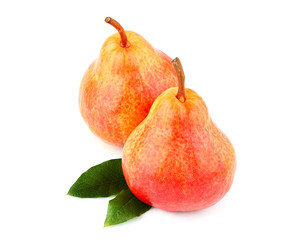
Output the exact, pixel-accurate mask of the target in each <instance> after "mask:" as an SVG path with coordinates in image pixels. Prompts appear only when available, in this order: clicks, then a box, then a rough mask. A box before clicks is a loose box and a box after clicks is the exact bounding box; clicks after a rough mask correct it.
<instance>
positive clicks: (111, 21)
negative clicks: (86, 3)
mask: <svg viewBox="0 0 300 240" xmlns="http://www.w3.org/2000/svg"><path fill="white" fill-rule="evenodd" d="M105 22H107V23H109V24H110V25H112V26H113V27H114V28H115V29H117V31H118V32H119V34H120V37H121V47H123V48H127V47H129V46H130V44H129V42H128V40H127V36H126V33H125V30H124V28H123V27H122V26H121V24H120V23H118V22H117V21H116V20H115V19H113V18H111V17H107V18H105Z"/></svg>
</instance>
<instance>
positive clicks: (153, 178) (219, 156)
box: [122, 58, 236, 211]
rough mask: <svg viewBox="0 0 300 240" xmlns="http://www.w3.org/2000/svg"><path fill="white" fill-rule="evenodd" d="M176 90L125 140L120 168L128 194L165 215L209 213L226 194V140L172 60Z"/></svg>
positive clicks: (230, 156) (230, 171)
mask: <svg viewBox="0 0 300 240" xmlns="http://www.w3.org/2000/svg"><path fill="white" fill-rule="evenodd" d="M173 64H174V67H175V68H176V71H177V73H178V80H179V88H170V89H168V90H166V91H165V92H163V93H162V94H161V95H160V96H159V97H158V98H157V99H156V100H155V102H154V103H153V105H152V107H151V110H150V112H149V114H148V116H147V117H146V118H145V120H144V121H143V122H142V123H141V124H139V126H137V128H136V129H135V130H134V131H133V132H132V133H131V135H130V136H129V138H128V140H127V142H126V144H125V146H124V150H123V159H122V167H123V172H124V176H125V179H126V182H127V184H128V186H129V188H130V190H131V191H132V193H133V194H134V195H135V196H136V197H137V198H139V199H140V200H141V201H143V202H145V203H147V204H149V205H152V206H154V207H157V208H161V209H164V210H169V211H191V210H197V209H203V208H207V207H210V206H212V205H214V204H215V203H217V202H218V201H219V200H220V199H222V198H223V197H224V195H225V194H226V193H227V192H228V190H229V189H230V186H231V184H232V181H233V177H234V173H235V168H236V157H235V151H234V149H233V146H232V144H231V143H230V141H229V139H228V138H227V137H226V136H225V134H224V133H223V132H222V131H221V130H220V129H219V128H218V127H217V126H216V125H215V124H214V122H213V121H212V119H211V117H210V115H209V113H208V109H207V107H206V104H205V103H204V101H203V99H202V98H201V97H200V96H199V95H198V94H197V93H196V92H195V91H193V90H191V89H185V88H184V73H183V70H182V66H181V63H180V61H179V59H178V58H176V59H174V60H173Z"/></svg>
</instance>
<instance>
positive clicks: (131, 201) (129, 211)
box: [104, 189, 151, 227]
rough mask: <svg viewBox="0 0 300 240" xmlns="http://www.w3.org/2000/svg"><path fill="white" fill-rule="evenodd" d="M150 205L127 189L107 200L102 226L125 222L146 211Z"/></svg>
mask: <svg viewBox="0 0 300 240" xmlns="http://www.w3.org/2000/svg"><path fill="white" fill-rule="evenodd" d="M150 208H151V206H150V205H148V204H146V203H143V202H142V201H140V200H139V199H137V198H136V197H135V196H134V195H133V194H132V192H131V191H130V190H129V189H124V190H122V191H121V192H120V193H119V194H118V195H117V196H116V197H115V198H114V199H112V200H110V201H109V204H108V209H107V215H106V219H105V222H104V227H107V226H110V225H115V224H119V223H122V222H126V221H128V220H129V219H132V218H135V217H138V216H140V215H142V214H143V213H145V212H147V211H148V210H149V209H150Z"/></svg>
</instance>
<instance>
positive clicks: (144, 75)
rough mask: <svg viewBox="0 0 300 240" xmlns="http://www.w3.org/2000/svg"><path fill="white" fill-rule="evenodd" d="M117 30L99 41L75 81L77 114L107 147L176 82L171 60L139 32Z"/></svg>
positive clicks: (120, 141) (120, 140)
mask: <svg viewBox="0 0 300 240" xmlns="http://www.w3.org/2000/svg"><path fill="white" fill-rule="evenodd" d="M105 22H107V23H109V24H110V25H112V26H113V27H115V28H116V29H117V30H118V33H116V34H113V35H111V36H110V37H109V38H107V40H106V41H105V42H104V44H103V46H102V49H101V51H100V55H99V57H98V58H97V59H96V60H95V61H94V62H93V63H92V64H91V65H90V67H89V68H88V70H87V71H86V73H85V74H84V76H83V79H82V82H81V85H80V94H79V106H80V112H81V115H82V117H83V119H84V120H85V122H86V123H87V125H88V126H89V128H90V129H91V131H92V132H93V133H94V134H95V135H97V136H98V137H100V138H101V139H103V140H104V141H106V142H107V143H110V144H113V145H119V146H123V145H124V143H125V141H126V140H127V138H128V136H129V134H130V133H131V132H132V131H133V129H134V128H135V127H136V126H137V125H138V124H139V123H141V121H142V120H144V118H145V117H146V116H147V114H148V112H149V110H150V107H151V105H152V103H153V101H154V100H155V99H156V98H157V97H158V96H159V95H160V94H161V93H162V92H163V91H165V90H166V89H168V88H170V87H175V86H177V77H176V72H175V70H174V69H173V67H172V63H171V60H172V59H171V58H170V57H168V56H167V55H166V54H164V53H163V52H161V51H159V50H157V49H155V48H154V47H152V46H151V45H150V44H149V43H148V42H147V41H146V40H145V39H144V38H143V37H142V36H140V35H139V34H137V33H135V32H132V31H124V29H123V28H122V26H121V25H120V24H119V23H118V22H117V21H115V20H114V19H112V18H109V17H108V18H106V19H105Z"/></svg>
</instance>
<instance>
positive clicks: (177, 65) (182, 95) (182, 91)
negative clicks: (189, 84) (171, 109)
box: [172, 57, 186, 102]
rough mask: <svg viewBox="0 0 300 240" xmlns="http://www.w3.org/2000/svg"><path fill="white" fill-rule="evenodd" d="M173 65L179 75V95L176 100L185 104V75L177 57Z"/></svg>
mask: <svg viewBox="0 0 300 240" xmlns="http://www.w3.org/2000/svg"><path fill="white" fill-rule="evenodd" d="M172 64H173V67H174V68H175V71H176V73H177V78H178V93H177V95H176V98H177V99H178V100H179V101H181V102H185V100H186V97H185V88H184V80H185V75H184V72H183V68H182V65H181V62H180V60H179V58H178V57H177V58H175V59H173V60H172Z"/></svg>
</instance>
